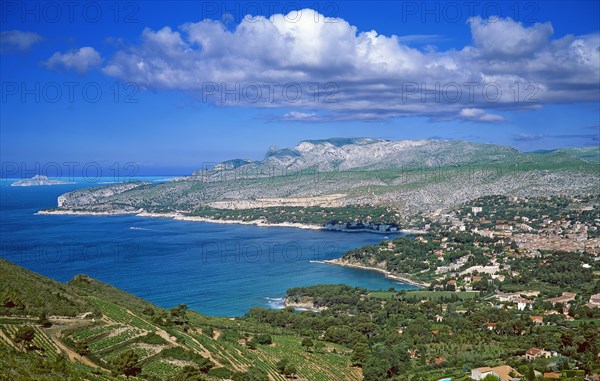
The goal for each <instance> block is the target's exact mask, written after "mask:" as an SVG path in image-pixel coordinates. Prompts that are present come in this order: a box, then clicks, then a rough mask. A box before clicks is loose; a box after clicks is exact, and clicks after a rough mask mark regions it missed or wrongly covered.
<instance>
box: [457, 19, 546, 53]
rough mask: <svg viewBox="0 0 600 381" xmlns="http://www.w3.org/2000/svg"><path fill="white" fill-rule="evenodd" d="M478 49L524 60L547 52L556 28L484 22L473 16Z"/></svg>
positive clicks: (472, 29)
mask: <svg viewBox="0 0 600 381" xmlns="http://www.w3.org/2000/svg"><path fill="white" fill-rule="evenodd" d="M469 24H470V26H471V35H472V37H473V42H474V43H475V46H476V47H477V48H478V49H480V51H481V52H482V53H483V54H485V55H489V56H491V57H495V56H498V57H523V56H528V55H531V54H533V53H535V52H537V51H539V50H540V49H543V48H544V47H545V46H546V45H548V42H549V41H550V37H551V36H552V34H553V33H554V29H553V28H552V25H551V24H550V23H543V24H541V23H537V24H534V25H533V26H531V27H529V28H526V27H524V26H523V25H522V24H521V23H520V22H516V21H513V20H512V19H511V18H510V17H507V18H506V19H498V18H494V19H492V20H484V19H482V18H481V17H479V16H477V17H473V18H471V19H470V20H469Z"/></svg>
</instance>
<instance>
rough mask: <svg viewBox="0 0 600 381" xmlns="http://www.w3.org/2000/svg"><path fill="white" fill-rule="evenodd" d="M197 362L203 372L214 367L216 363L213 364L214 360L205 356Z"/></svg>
mask: <svg viewBox="0 0 600 381" xmlns="http://www.w3.org/2000/svg"><path fill="white" fill-rule="evenodd" d="M196 364H197V365H198V369H200V371H201V372H202V373H208V372H209V371H210V370H211V369H212V368H213V366H215V364H213V362H212V361H210V360H209V359H207V358H206V357H204V358H203V359H202V360H200V361H196Z"/></svg>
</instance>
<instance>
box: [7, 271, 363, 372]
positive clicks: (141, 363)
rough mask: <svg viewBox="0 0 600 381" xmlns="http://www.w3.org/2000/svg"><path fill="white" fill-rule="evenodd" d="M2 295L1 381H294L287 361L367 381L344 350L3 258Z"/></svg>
mask: <svg viewBox="0 0 600 381" xmlns="http://www.w3.org/2000/svg"><path fill="white" fill-rule="evenodd" d="M0 289H1V290H2V302H3V303H2V307H1V310H0V348H1V350H0V380H11V381H12V380H34V379H35V380H65V379H73V380H79V379H89V380H112V379H120V378H123V379H124V377H123V374H125V373H130V374H131V375H135V377H137V378H139V379H148V380H219V379H231V378H233V379H234V380H250V379H252V380H262V379H264V380H267V379H270V380H285V379H286V377H285V376H284V375H283V374H282V372H280V371H279V370H278V369H277V363H278V362H279V361H280V360H282V359H284V358H285V359H288V360H289V361H290V363H292V364H293V366H294V367H295V371H294V374H296V375H298V377H301V378H305V379H310V380H323V381H326V380H360V370H359V369H358V368H351V367H350V357H349V355H348V352H349V351H350V349H349V348H346V347H344V346H342V345H339V344H333V343H325V342H324V343H323V346H322V347H323V348H325V349H326V350H327V351H328V352H319V353H317V352H312V351H311V352H308V351H306V348H305V347H303V346H302V345H301V344H302V341H303V339H305V337H303V336H302V335H299V334H298V333H297V332H295V331H294V330H289V329H284V328H273V326H271V325H270V324H264V323H258V322H256V321H253V320H247V319H233V318H232V319H229V318H213V317H206V316H203V315H200V314H198V313H196V312H193V311H189V310H187V307H185V306H184V305H181V306H177V307H174V308H172V309H170V310H167V309H163V308H160V307H157V306H155V305H153V304H151V303H149V302H146V301H144V300H142V299H140V298H137V297H135V296H133V295H131V294H128V293H126V292H123V291H121V290H118V289H116V288H114V287H112V286H109V285H107V284H104V283H102V282H99V281H97V280H94V279H91V278H89V277H87V276H85V275H79V276H76V277H75V278H74V279H73V280H71V281H70V282H68V283H67V284H63V283H60V282H56V281H53V280H51V279H48V278H45V277H43V276H41V275H38V274H35V273H33V272H30V271H28V270H26V269H23V268H21V267H19V266H16V265H14V264H12V263H10V262H8V261H6V260H3V259H0ZM25 327H30V328H31V329H32V330H33V340H32V341H30V342H28V341H21V342H19V340H18V339H17V338H16V337H17V336H19V332H20V333H21V334H22V333H23V331H24V330H25ZM325 353H327V354H325ZM126 358H129V359H130V360H131V359H133V360H134V361H131V362H130V365H131V366H130V367H129V368H128V367H125V368H123V367H119V365H118V364H119V363H125V364H127V363H126V362H124V361H123V359H126ZM290 369H291V368H290ZM251 377H254V378H251Z"/></svg>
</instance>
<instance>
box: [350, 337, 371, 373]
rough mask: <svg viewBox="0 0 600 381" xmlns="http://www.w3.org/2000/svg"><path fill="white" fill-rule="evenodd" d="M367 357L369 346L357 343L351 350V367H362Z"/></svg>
mask: <svg viewBox="0 0 600 381" xmlns="http://www.w3.org/2000/svg"><path fill="white" fill-rule="evenodd" d="M368 357H369V346H368V345H367V344H366V343H364V342H362V341H361V342H358V343H356V344H355V345H354V348H352V357H351V358H350V361H351V362H352V365H353V366H361V367H362V366H363V365H364V364H365V362H367V359H368Z"/></svg>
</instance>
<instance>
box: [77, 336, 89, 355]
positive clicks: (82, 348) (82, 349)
mask: <svg viewBox="0 0 600 381" xmlns="http://www.w3.org/2000/svg"><path fill="white" fill-rule="evenodd" d="M75 352H77V354H78V355H80V356H87V355H88V354H89V353H90V348H89V345H88V342H87V341H86V340H81V341H78V342H76V343H75Z"/></svg>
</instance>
